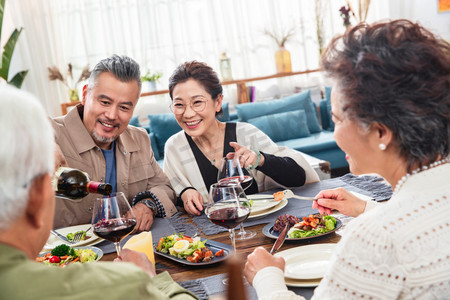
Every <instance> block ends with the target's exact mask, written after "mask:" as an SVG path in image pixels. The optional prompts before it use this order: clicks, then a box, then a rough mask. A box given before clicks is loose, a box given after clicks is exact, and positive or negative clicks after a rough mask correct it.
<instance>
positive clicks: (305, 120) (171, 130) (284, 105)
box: [130, 90, 348, 169]
mask: <svg viewBox="0 0 450 300" xmlns="http://www.w3.org/2000/svg"><path fill="white" fill-rule="evenodd" d="M327 91H328V92H329V90H326V92H327ZM328 96H329V93H328ZM322 106H323V107H324V108H322ZM319 107H320V108H321V112H320V113H321V120H322V126H320V124H319V119H318V115H317V109H316V106H315V105H314V103H313V102H312V100H311V97H310V92H309V91H305V92H302V93H298V94H294V95H292V96H289V97H285V98H282V99H277V100H271V101H264V102H255V103H244V104H238V105H236V106H235V108H236V113H235V114H230V113H229V107H228V103H225V104H224V105H223V110H224V115H223V116H221V117H220V118H219V119H220V120H221V121H228V122H229V121H239V122H248V123H250V124H253V125H254V126H256V127H257V128H259V129H260V130H262V131H263V132H264V133H266V134H267V135H268V136H269V137H270V138H271V139H272V140H273V141H274V142H275V143H277V144H278V145H282V146H286V147H289V148H292V149H295V150H298V151H301V152H304V153H307V154H309V155H311V156H314V157H317V158H320V159H323V160H326V161H329V162H330V165H331V168H332V169H336V168H342V167H346V166H348V164H347V161H346V159H345V154H344V152H342V150H340V149H339V147H338V146H337V145H336V141H335V140H334V137H333V131H332V124H331V123H332V121H331V115H330V111H329V110H328V108H329V107H330V105H329V97H328V98H326V99H323V100H322V101H321V103H320V105H319ZM322 110H323V111H322ZM148 117H149V125H148V126H146V127H145V128H146V130H147V132H148V133H149V137H150V141H151V144H152V149H153V152H154V153H155V158H156V159H157V160H158V162H159V163H160V164H161V165H162V162H163V160H164V144H165V142H166V141H167V139H168V138H169V137H170V136H172V135H173V134H175V133H177V132H178V131H180V130H181V127H180V126H179V125H178V123H177V122H176V120H175V117H174V116H173V115H172V114H158V115H149V116H148ZM324 121H325V124H324ZM330 122H331V123H330ZM130 125H134V126H140V124H139V121H138V119H137V117H133V118H132V120H131V121H130ZM322 128H326V129H327V130H324V129H322Z"/></svg>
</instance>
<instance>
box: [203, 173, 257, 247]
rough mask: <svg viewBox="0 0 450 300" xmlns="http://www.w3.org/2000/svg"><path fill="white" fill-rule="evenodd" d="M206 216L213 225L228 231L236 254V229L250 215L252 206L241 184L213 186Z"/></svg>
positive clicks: (230, 183) (229, 183)
mask: <svg viewBox="0 0 450 300" xmlns="http://www.w3.org/2000/svg"><path fill="white" fill-rule="evenodd" d="M205 214H206V217H207V218H208V219H209V220H210V221H211V222H212V223H214V224H216V225H219V226H222V227H225V228H227V229H228V231H229V232H230V238H231V244H232V246H233V250H234V252H235V253H236V242H235V234H234V228H235V227H236V226H238V225H239V224H241V223H242V222H244V221H245V220H246V219H247V218H248V216H249V215H250V204H249V202H248V200H247V197H246V196H245V193H244V190H243V189H242V187H241V185H240V184H239V182H236V181H232V182H227V183H226V184H222V183H220V182H219V183H214V184H212V185H211V188H210V190H209V198H208V201H207V203H206V209H205Z"/></svg>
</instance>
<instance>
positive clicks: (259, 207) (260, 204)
mask: <svg viewBox="0 0 450 300" xmlns="http://www.w3.org/2000/svg"><path fill="white" fill-rule="evenodd" d="M280 202H281V201H275V200H272V201H265V200H255V201H253V206H252V208H251V212H252V213H254V214H256V213H259V212H261V211H264V210H266V209H269V208H272V207H274V206H276V205H278V204H280Z"/></svg>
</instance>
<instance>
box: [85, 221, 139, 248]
mask: <svg viewBox="0 0 450 300" xmlns="http://www.w3.org/2000/svg"><path fill="white" fill-rule="evenodd" d="M135 226H136V220H135V219H125V218H120V219H110V220H102V221H99V222H97V224H95V226H94V233H95V234H96V235H97V236H99V237H101V238H102V239H105V240H108V241H111V242H113V243H117V242H120V241H121V240H122V239H123V238H124V237H126V236H127V235H129V234H130V233H131V232H132V231H133V229H134V227H135Z"/></svg>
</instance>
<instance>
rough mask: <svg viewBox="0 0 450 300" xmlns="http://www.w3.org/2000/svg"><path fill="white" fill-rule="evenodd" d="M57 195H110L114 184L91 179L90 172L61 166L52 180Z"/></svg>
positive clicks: (76, 196) (78, 197)
mask: <svg viewBox="0 0 450 300" xmlns="http://www.w3.org/2000/svg"><path fill="white" fill-rule="evenodd" d="M52 184H53V189H54V191H55V192H56V196H59V197H66V198H70V199H80V198H83V197H86V196H87V195H88V194H89V193H96V194H103V195H109V194H111V191H112V186H111V185H110V184H109V183H103V182H97V181H91V180H90V179H89V176H88V174H86V173H85V172H83V171H80V170H78V169H72V168H66V167H60V168H59V169H58V170H56V172H55V175H54V176H53V180H52Z"/></svg>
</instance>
